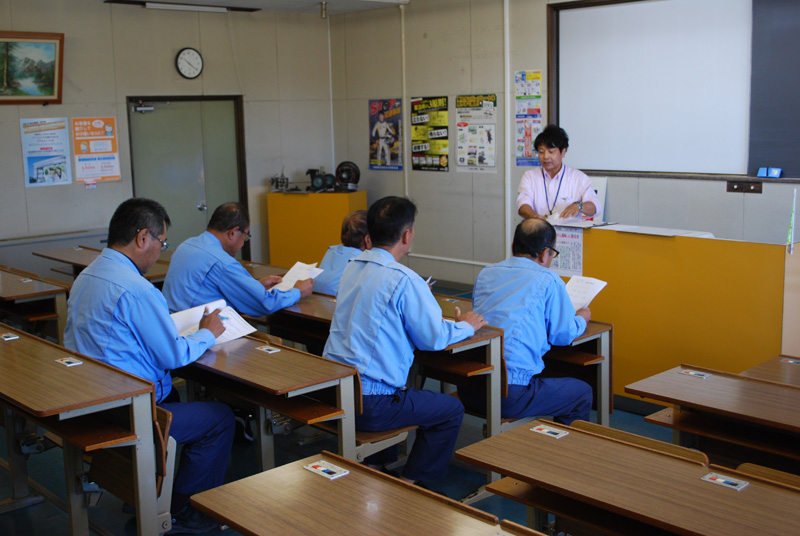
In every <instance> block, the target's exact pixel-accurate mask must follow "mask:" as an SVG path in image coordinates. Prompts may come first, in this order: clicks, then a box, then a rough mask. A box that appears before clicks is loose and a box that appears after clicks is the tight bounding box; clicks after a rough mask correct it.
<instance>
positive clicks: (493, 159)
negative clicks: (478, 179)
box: [456, 95, 497, 173]
mask: <svg viewBox="0 0 800 536" xmlns="http://www.w3.org/2000/svg"><path fill="white" fill-rule="evenodd" d="M496 115H497V95H459V96H457V97H456V135H457V141H456V169H457V170H458V171H469V172H476V171H477V172H481V171H482V172H489V173H490V172H493V171H494V169H487V168H494V167H495V166H496V164H497V156H496V154H497V152H496V146H497V142H496V141H495V140H496V139H497V119H496Z"/></svg>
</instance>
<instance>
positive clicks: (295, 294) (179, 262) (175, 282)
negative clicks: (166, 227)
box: [163, 203, 314, 316]
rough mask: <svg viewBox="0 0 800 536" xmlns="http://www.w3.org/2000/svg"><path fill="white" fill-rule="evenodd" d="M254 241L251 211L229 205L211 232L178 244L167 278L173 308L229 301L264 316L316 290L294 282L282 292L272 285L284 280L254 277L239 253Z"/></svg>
mask: <svg viewBox="0 0 800 536" xmlns="http://www.w3.org/2000/svg"><path fill="white" fill-rule="evenodd" d="M248 240H250V215H249V214H248V213H247V209H246V208H245V207H244V205H242V204H241V203H225V204H223V205H220V206H219V207H217V209H216V210H215V211H214V213H213V214H212V215H211V220H210V221H209V222H208V227H207V228H206V231H205V232H204V233H203V234H201V235H199V236H195V237H193V238H189V239H188V240H186V241H184V242H183V244H181V245H180V246H178V249H176V250H175V253H174V254H173V255H172V260H171V261H170V263H169V271H168V272H167V277H166V279H165V280H164V288H163V292H164V297H165V298H167V303H168V304H169V309H170V311H173V312H175V311H182V310H184V309H189V308H191V307H196V306H198V305H203V304H206V303H210V302H213V301H216V300H219V299H224V300H225V301H226V302H227V303H228V305H230V306H231V307H233V308H234V309H236V310H237V311H238V312H240V313H243V314H246V315H250V316H264V315H268V314H271V313H274V312H275V311H277V310H279V309H283V308H284V307H288V306H290V305H293V304H295V303H297V300H299V299H300V298H302V297H305V296H308V295H310V294H311V292H312V291H313V289H314V280H313V279H306V280H303V281H298V282H297V283H295V285H294V288H292V289H290V290H288V291H285V292H282V291H277V290H272V287H274V286H275V285H277V284H278V283H280V282H281V281H282V280H283V279H282V278H281V277H280V276H277V275H273V276H269V277H264V278H262V279H255V278H254V277H253V276H252V275H250V273H248V271H247V270H245V269H244V267H243V266H242V265H241V263H240V262H239V261H237V260H236V258H235V257H234V255H236V254H237V253H238V252H239V250H240V249H242V247H243V246H244V243H245V242H247V241H248Z"/></svg>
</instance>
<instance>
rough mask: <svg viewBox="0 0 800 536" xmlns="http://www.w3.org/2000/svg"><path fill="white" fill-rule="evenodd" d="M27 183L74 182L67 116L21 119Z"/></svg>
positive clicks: (45, 184) (40, 184)
mask: <svg viewBox="0 0 800 536" xmlns="http://www.w3.org/2000/svg"><path fill="white" fill-rule="evenodd" d="M19 126H20V131H21V136H22V166H23V170H24V172H25V187H26V188H35V187H39V186H53V185H55V184H71V183H72V170H71V168H70V165H69V135H68V134H67V118H66V117H58V118H51V119H20V120H19Z"/></svg>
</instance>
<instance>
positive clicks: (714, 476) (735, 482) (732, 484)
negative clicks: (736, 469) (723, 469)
mask: <svg viewBox="0 0 800 536" xmlns="http://www.w3.org/2000/svg"><path fill="white" fill-rule="evenodd" d="M703 480H705V481H706V482H713V483H714V484H719V485H720V486H725V487H726V488H731V489H735V490H736V491H741V490H743V489H744V488H746V487H747V486H748V485H749V484H750V482H747V481H745V480H739V479H738V478H732V477H729V476H723V475H721V474H719V473H708V474H707V475H706V476H704V477H703Z"/></svg>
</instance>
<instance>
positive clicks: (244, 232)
mask: <svg viewBox="0 0 800 536" xmlns="http://www.w3.org/2000/svg"><path fill="white" fill-rule="evenodd" d="M238 231H239V232H240V233H242V234H243V235H244V241H245V242H249V241H250V239H251V238H253V235H251V234H250V231H242V228H241V227H240V228H239V229H238Z"/></svg>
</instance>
